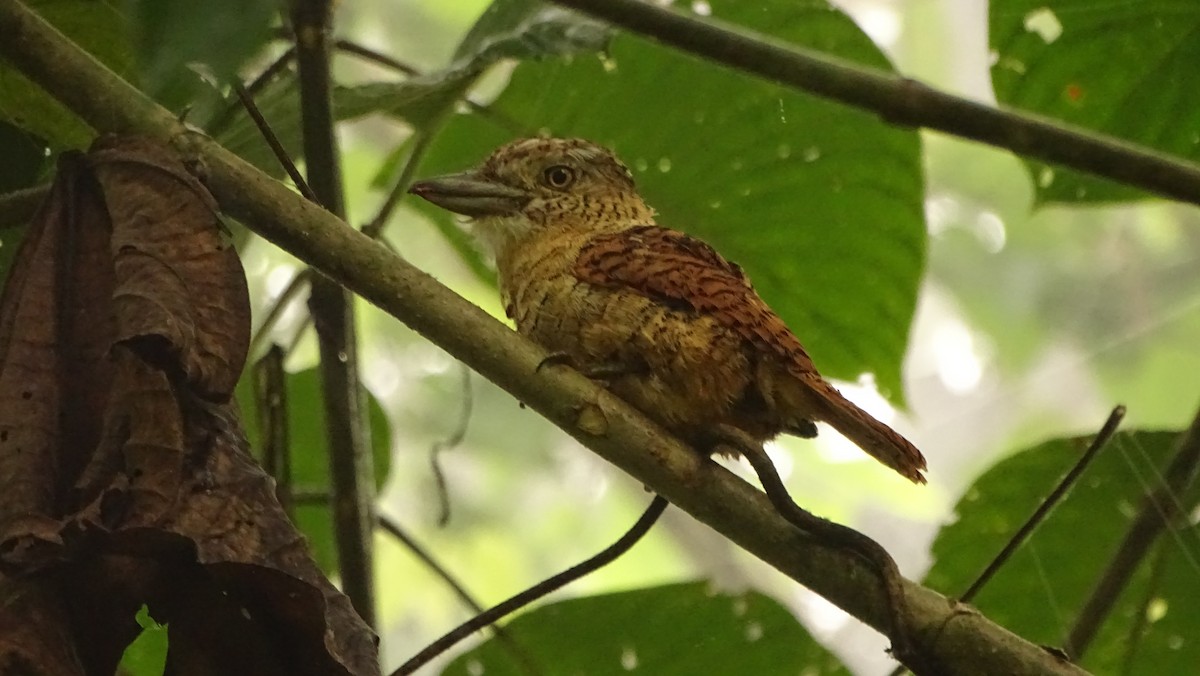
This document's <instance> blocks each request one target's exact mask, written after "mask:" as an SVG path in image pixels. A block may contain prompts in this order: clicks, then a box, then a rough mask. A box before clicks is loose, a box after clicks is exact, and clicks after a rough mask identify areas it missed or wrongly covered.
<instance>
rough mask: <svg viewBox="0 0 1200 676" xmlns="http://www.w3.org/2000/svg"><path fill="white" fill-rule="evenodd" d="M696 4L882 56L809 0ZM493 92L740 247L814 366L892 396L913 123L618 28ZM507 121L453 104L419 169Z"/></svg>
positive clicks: (918, 269) (466, 152) (725, 243)
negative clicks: (592, 49)
mask: <svg viewBox="0 0 1200 676" xmlns="http://www.w3.org/2000/svg"><path fill="white" fill-rule="evenodd" d="M710 4H711V8H712V13H713V14H714V15H715V16H717V17H719V18H721V19H723V20H725V21H731V22H734V23H738V24H742V25H745V26H748V27H750V28H753V29H755V30H760V31H763V32H766V33H770V34H772V35H775V36H777V37H780V38H784V39H786V40H789V41H792V42H795V43H798V44H802V45H805V46H808V47H813V48H816V49H820V50H822V51H825V52H829V53H832V54H835V55H837V56H839V57H842V58H846V59H850V60H853V61H857V62H859V63H865V64H869V65H872V66H875V67H880V68H888V67H889V66H888V63H887V61H886V59H885V58H884V57H883V55H882V54H881V53H880V52H879V50H878V49H877V48H876V47H875V45H874V44H873V43H871V41H870V40H869V39H868V38H867V37H866V36H865V35H864V34H863V33H862V31H860V30H859V29H858V27H857V26H855V25H854V23H853V22H851V21H850V20H849V19H848V18H847V17H846V16H845V15H843V14H841V13H840V12H837V11H833V10H832V9H831V8H830V7H829V6H828V5H827V4H826V3H825V2H823V1H822V2H815V1H810V2H803V3H798V2H793V1H791V0H787V1H785V0H774V1H772V2H755V3H745V2H728V1H727V2H712V3H710ZM492 109H493V110H494V111H496V112H499V113H502V114H503V115H504V116H506V117H507V118H510V119H513V120H516V121H518V122H520V123H522V124H524V125H525V126H527V127H528V128H530V129H539V128H541V129H545V130H547V131H549V132H551V133H553V134H556V135H564V136H583V137H587V138H590V139H592V140H594V141H597V142H600V143H603V144H605V145H607V146H610V147H612V148H613V149H614V150H615V151H616V152H617V153H618V154H619V155H620V156H621V157H622V158H623V159H624V160H625V161H626V163H627V164H629V165H630V167H631V168H632V169H633V171H634V174H635V177H636V178H637V180H638V183H639V186H640V188H641V190H642V192H643V193H644V195H645V196H646V197H647V199H648V201H649V202H650V203H651V204H652V205H654V206H655V207H656V208H657V209H658V210H659V212H660V214H661V217H660V219H659V220H660V222H661V223H663V224H664V225H667V226H670V227H675V228H678V229H681V230H686V231H688V232H691V233H693V234H696V235H699V236H701V237H703V238H705V239H706V240H708V241H710V242H711V243H712V244H713V245H714V246H716V247H717V248H718V249H719V250H720V251H721V252H722V253H724V254H725V255H726V256H728V257H729V258H731V259H732V260H734V261H736V262H738V263H741V264H742V265H743V266H744V267H745V268H746V269H747V270H748V271H749V273H750V276H751V278H752V279H753V280H754V283H755V286H756V288H758V290H759V291H760V292H761V293H762V295H763V296H764V298H766V300H767V301H768V302H769V303H770V304H771V305H772V306H773V307H774V308H775V309H776V310H777V311H778V312H779V313H780V315H782V316H783V318H784V319H785V320H786V321H787V323H788V325H789V326H791V327H792V328H793V330H795V331H796V333H797V334H798V335H799V336H800V337H801V340H802V341H803V342H804V343H805V345H806V346H807V347H808V348H809V352H810V353H811V354H812V355H813V358H814V360H816V362H817V365H818V366H819V367H820V368H821V369H822V371H823V372H825V373H826V375H830V376H834V377H840V378H845V379H854V378H856V377H857V376H859V375H860V374H862V373H863V372H872V373H874V374H875V376H876V379H877V381H878V383H879V384H880V386H881V389H883V390H884V391H885V392H887V393H888V394H889V395H890V396H891V397H892V398H894V399H900V398H902V397H901V392H900V361H901V357H902V355H903V354H904V350H905V345H906V341H907V337H908V330H909V325H910V323H911V320H912V314H913V309H914V307H915V303H916V294H917V286H918V283H919V281H920V277H921V273H922V269H923V266H924V261H925V228H924V218H923V210H922V202H923V181H922V171H921V164H920V141H919V138H918V136H917V134H916V133H915V132H913V131H911V130H900V129H894V128H891V127H888V126H887V125H885V124H883V123H882V122H880V121H879V120H877V119H875V118H874V117H872V116H871V115H869V114H867V113H863V112H859V111H855V110H851V109H847V108H844V107H842V106H838V105H835V104H832V103H828V102H825V101H822V100H819V99H816V98H814V97H811V96H806V95H802V94H797V93H794V92H792V91H790V90H786V89H783V88H781V87H778V86H775V85H772V84H768V83H765V82H761V81H759V80H756V79H753V78H750V77H748V76H745V75H742V74H739V73H735V72H731V71H728V70H725V69H722V68H719V67H717V66H714V65H712V64H709V63H704V62H701V61H698V60H696V59H694V58H691V57H688V56H684V55H682V54H679V53H677V52H675V51H672V50H669V49H666V48H663V47H661V46H658V45H655V44H652V43H650V42H648V41H645V40H643V39H640V38H635V37H632V36H629V35H623V36H620V37H618V38H617V39H615V40H614V41H613V44H612V47H611V48H610V50H609V52H608V54H607V55H605V56H603V57H575V58H573V59H565V60H563V59H559V60H554V61H551V62H545V63H529V62H526V63H523V64H522V65H520V66H519V67H518V68H517V69H516V72H515V73H514V74H513V77H512V81H511V83H510V85H509V86H508V88H507V89H505V91H504V93H503V94H502V95H501V96H500V98H499V99H498V100H497V101H496V103H495V104H494V105H493V106H492ZM511 136H512V134H511V132H509V131H507V130H506V129H503V128H501V127H499V126H498V125H495V124H494V123H492V122H489V121H488V120H486V119H483V118H482V117H481V116H459V117H457V118H456V119H455V120H453V121H452V122H451V124H450V125H449V126H448V127H447V129H446V130H445V132H444V133H443V134H442V135H441V136H440V137H439V139H438V142H437V143H436V144H435V146H434V148H433V150H432V151H431V153H430V156H429V158H428V160H427V161H426V162H425V163H424V164H423V165H422V166H423V172H424V173H438V172H442V171H453V170H458V169H462V168H464V167H465V166H466V165H467V164H470V163H474V162H477V161H478V160H479V159H481V158H482V157H483V156H485V155H486V154H487V153H488V152H489V151H490V150H491V149H492V147H494V145H496V144H497V143H499V142H501V141H505V140H508V139H510V138H511Z"/></svg>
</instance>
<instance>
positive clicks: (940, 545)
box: [925, 432, 1200, 674]
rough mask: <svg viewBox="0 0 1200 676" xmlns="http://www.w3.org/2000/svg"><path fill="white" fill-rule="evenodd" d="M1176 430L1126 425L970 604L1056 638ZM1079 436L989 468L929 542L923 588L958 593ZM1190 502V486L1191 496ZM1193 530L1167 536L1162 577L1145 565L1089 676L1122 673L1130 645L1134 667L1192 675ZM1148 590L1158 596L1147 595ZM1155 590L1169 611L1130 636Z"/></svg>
mask: <svg viewBox="0 0 1200 676" xmlns="http://www.w3.org/2000/svg"><path fill="white" fill-rule="evenodd" d="M1177 437H1178V435H1177V434H1176V433H1174V432H1132V433H1122V434H1119V435H1117V436H1116V437H1115V438H1114V439H1113V441H1112V442H1110V445H1109V447H1108V448H1106V449H1105V450H1104V451H1103V452H1102V453H1101V454H1100V456H1099V457H1098V458H1096V460H1095V461H1094V462H1093V464H1092V466H1091V467H1089V468H1088V469H1087V471H1086V473H1085V474H1084V475H1083V477H1082V478H1081V479H1080V481H1079V483H1078V484H1076V485H1075V487H1074V488H1073V489H1072V490H1071V492H1070V494H1069V495H1068V496H1067V497H1066V499H1065V500H1064V501H1063V502H1062V503H1061V504H1060V505H1059V506H1058V507H1057V508H1056V509H1055V510H1054V511H1053V512H1052V513H1051V515H1050V517H1049V518H1048V520H1047V521H1045V522H1044V523H1043V524H1042V525H1041V526H1040V527H1039V528H1038V530H1037V532H1036V533H1034V535H1033V536H1032V537H1031V538H1030V540H1029V541H1028V542H1027V543H1026V544H1025V545H1023V546H1022V547H1021V548H1020V549H1018V550H1017V552H1016V553H1015V554H1014V555H1013V557H1012V559H1010V560H1009V561H1008V562H1007V563H1006V564H1005V566H1004V567H1003V568H1002V569H1001V570H1000V572H999V573H997V575H996V576H995V578H993V579H992V581H991V582H990V583H989V584H988V586H987V587H985V588H984V589H983V591H982V592H980V593H979V595H978V597H977V598H976V600H975V605H976V606H977V607H978V608H979V609H980V610H981V611H982V612H983V613H984V614H985V615H987V616H988V617H989V618H991V619H993V620H995V621H996V622H998V623H999V624H1001V625H1003V626H1004V627H1006V628H1008V629H1010V630H1012V631H1014V632H1016V633H1017V634H1020V635H1021V636H1023V637H1025V638H1027V639H1029V640H1031V641H1034V642H1035V643H1040V644H1045V645H1061V644H1062V643H1063V639H1064V637H1065V636H1066V635H1067V633H1068V631H1069V628H1070V627H1071V625H1072V624H1073V623H1074V621H1075V619H1076V617H1077V615H1078V613H1079V610H1080V607H1081V605H1082V604H1083V601H1084V599H1085V598H1086V597H1087V596H1088V594H1090V592H1091V589H1092V587H1093V585H1094V584H1095V582H1096V580H1097V579H1098V578H1099V575H1100V572H1101V570H1102V569H1103V568H1104V567H1105V566H1106V565H1107V564H1108V561H1109V559H1110V558H1111V557H1112V556H1113V554H1114V552H1115V550H1116V547H1117V545H1118V543H1119V542H1120V539H1121V538H1122V537H1123V536H1124V534H1125V532H1126V530H1127V529H1128V528H1129V524H1130V522H1131V520H1132V518H1133V515H1134V514H1135V512H1136V510H1137V506H1138V505H1139V503H1140V500H1141V497H1140V496H1141V495H1142V494H1143V493H1144V491H1145V486H1146V483H1147V482H1149V481H1151V480H1152V479H1153V478H1154V477H1156V476H1158V473H1159V472H1161V471H1162V469H1163V467H1164V466H1165V465H1166V462H1167V459H1168V458H1169V457H1170V455H1171V451H1172V450H1173V448H1172V447H1173V444H1174V443H1175V440H1176V439H1177ZM1086 442H1087V440H1086V439H1058V440H1054V441H1050V442H1047V443H1044V444H1041V445H1039V446H1035V447H1033V448H1030V449H1028V450H1025V451H1022V452H1020V453H1018V454H1016V455H1014V456H1012V457H1010V458H1008V459H1007V460H1004V461H1002V462H1001V463H999V464H998V465H996V466H995V467H993V468H992V469H990V470H988V472H986V473H985V474H984V475H983V476H981V477H980V478H979V480H978V481H976V482H975V484H974V485H973V486H972V487H971V488H970V489H969V490H968V491H967V492H966V494H965V495H964V497H963V499H962V500H961V501H960V502H959V504H958V506H957V507H956V512H957V515H958V521H956V522H954V523H952V524H950V525H948V526H946V527H944V528H943V529H942V530H941V532H940V533H939V534H938V537H937V539H936V540H935V541H934V544H933V555H934V558H935V563H934V566H933V568H932V569H931V570H930V571H929V575H928V576H927V577H926V580H925V583H926V584H927V585H928V586H930V587H932V588H933V589H936V590H938V591H941V592H943V593H945V594H949V595H951V596H953V595H956V594H958V593H961V592H962V591H963V590H964V589H965V588H966V587H967V585H968V584H969V583H970V582H971V581H972V580H973V579H974V578H975V576H976V575H978V574H979V572H981V571H982V570H983V568H984V566H985V565H986V564H987V563H988V561H990V559H991V558H992V557H993V556H994V555H995V553H996V552H998V551H999V550H1000V548H1001V547H1002V546H1003V545H1004V543H1005V542H1006V541H1007V539H1008V537H1009V536H1010V535H1011V534H1012V533H1013V532H1014V531H1015V530H1016V529H1017V527H1018V526H1020V525H1021V523H1022V522H1024V520H1025V519H1026V518H1027V517H1028V516H1029V514H1030V513H1032V511H1033V510H1034V508H1035V507H1036V506H1037V505H1038V504H1039V502H1040V501H1041V500H1042V498H1043V497H1044V496H1045V495H1046V494H1047V493H1049V491H1050V489H1051V488H1052V486H1053V485H1054V484H1056V483H1057V482H1058V480H1059V477H1061V476H1062V474H1063V473H1064V472H1065V471H1066V470H1067V468H1069V467H1070V466H1071V465H1072V464H1074V462H1075V460H1076V459H1077V458H1078V457H1079V454H1080V453H1082V451H1083V449H1084V448H1085V447H1086ZM1183 500H1184V502H1185V504H1194V503H1195V501H1196V500H1195V490H1193V492H1192V496H1191V500H1190V503H1189V500H1188V498H1187V497H1185V498H1183ZM1198 536H1200V533H1198V532H1197V527H1196V526H1195V525H1194V524H1192V525H1190V526H1189V527H1187V528H1185V529H1183V530H1181V531H1178V532H1176V533H1174V534H1170V533H1168V534H1164V535H1163V541H1162V542H1160V546H1164V547H1167V548H1168V551H1167V552H1166V557H1167V558H1166V561H1165V563H1164V566H1165V568H1164V571H1163V575H1162V577H1161V580H1160V581H1159V582H1158V586H1157V588H1156V589H1154V590H1152V589H1151V588H1150V587H1149V586H1148V585H1149V584H1150V582H1151V576H1150V574H1149V573H1150V568H1151V566H1150V564H1149V562H1148V561H1146V562H1143V563H1142V565H1141V566H1140V567H1139V568H1138V570H1137V572H1136V574H1135V576H1134V578H1133V580H1132V582H1131V584H1130V586H1129V587H1128V588H1127V589H1126V590H1125V592H1124V593H1123V594H1122V595H1121V596H1120V598H1119V600H1118V603H1117V606H1116V608H1115V610H1114V612H1113V614H1112V616H1111V617H1110V618H1109V620H1108V622H1107V624H1106V625H1105V626H1104V628H1103V630H1102V631H1101V632H1100V634H1099V635H1098V636H1097V638H1096V640H1095V642H1094V647H1093V648H1092V650H1091V652H1089V653H1088V654H1087V655H1086V658H1085V660H1084V662H1083V666H1084V667H1086V668H1088V669H1089V670H1091V671H1093V672H1094V673H1106V674H1112V673H1121V668H1120V667H1121V665H1122V662H1123V660H1124V659H1125V652H1126V651H1127V650H1129V649H1130V648H1131V647H1134V646H1136V647H1137V655H1136V660H1135V668H1134V670H1133V671H1132V672H1130V673H1133V674H1183V673H1191V672H1192V671H1193V670H1194V668H1195V665H1196V664H1200V640H1196V638H1195V637H1197V636H1200V608H1197V607H1196V604H1195V602H1194V601H1195V598H1196V594H1197V591H1200V586H1198V584H1197V575H1198V574H1200V570H1198V569H1197V563H1196V562H1197V561H1200V539H1198ZM1151 592H1153V593H1151ZM1148 594H1150V595H1152V596H1153V597H1154V598H1157V599H1158V602H1157V603H1156V604H1155V605H1156V607H1157V608H1158V609H1160V610H1161V609H1165V614H1163V615H1161V617H1157V618H1155V620H1154V621H1152V622H1149V623H1148V625H1147V628H1146V631H1145V634H1144V635H1142V636H1140V637H1136V636H1133V635H1132V631H1133V627H1134V618H1135V617H1136V616H1137V615H1138V614H1139V608H1140V602H1141V601H1142V600H1143V599H1144V598H1146V596H1147V595H1148Z"/></svg>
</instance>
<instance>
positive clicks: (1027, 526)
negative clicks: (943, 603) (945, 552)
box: [890, 406, 1125, 676]
mask: <svg viewBox="0 0 1200 676" xmlns="http://www.w3.org/2000/svg"><path fill="white" fill-rule="evenodd" d="M1124 418H1125V407H1124V406H1117V407H1115V408H1113V410H1112V412H1111V413H1109V414H1108V419H1107V420H1105V421H1104V425H1103V426H1102V427H1101V428H1100V431H1099V432H1097V433H1096V436H1095V437H1094V438H1093V439H1092V442H1091V443H1090V444H1088V447H1087V450H1085V451H1084V452H1083V455H1081V456H1080V457H1079V460H1077V461H1076V462H1075V465H1074V466H1072V467H1071V469H1070V470H1068V471H1067V473H1066V474H1065V475H1063V478H1062V479H1060V480H1059V482H1058V484H1057V485H1056V486H1055V487H1054V489H1053V490H1051V491H1050V494H1049V495H1047V496H1046V497H1045V498H1044V499H1043V500H1042V502H1041V504H1040V505H1038V507H1037V509H1035V510H1033V514H1031V515H1029V518H1028V519H1026V520H1025V523H1023V524H1021V527H1020V528H1018V529H1017V532H1015V533H1013V535H1012V537H1010V538H1009V539H1008V542H1006V543H1005V544H1004V547H1003V548H1001V549H1000V552H999V553H998V554H996V556H995V558H993V559H992V560H991V562H990V563H988V565H987V566H985V567H984V569H983V572H982V573H980V574H979V577H977V578H975V581H974V582H972V583H971V585H970V586H969V587H967V590H966V591H964V592H963V593H962V595H960V596H959V597H958V600H959V601H961V602H963V603H967V602H970V601H971V599H973V598H975V595H976V594H978V593H979V591H980V590H981V589H983V587H984V585H986V584H987V583H988V582H989V581H990V580H991V579H992V577H993V576H994V575H995V574H996V572H997V571H999V570H1000V568H1001V567H1002V566H1003V565H1004V564H1005V563H1007V562H1008V560H1009V558H1011V557H1012V555H1013V553H1014V552H1016V551H1017V549H1018V548H1020V546H1021V545H1022V544H1024V543H1025V541H1026V540H1028V539H1029V536H1030V535H1032V534H1033V531H1034V530H1035V529H1037V527H1038V526H1039V525H1040V524H1041V523H1042V521H1044V520H1045V518H1046V516H1047V515H1048V514H1049V513H1050V510H1052V509H1053V508H1054V506H1055V505H1057V504H1058V503H1059V501H1061V500H1062V498H1063V496H1064V495H1066V494H1067V491H1068V490H1069V489H1070V488H1071V486H1074V485H1075V482H1076V481H1078V480H1079V477H1080V475H1081V474H1083V470H1085V469H1087V467H1088V466H1089V465H1091V463H1092V460H1094V459H1095V458H1096V455H1097V454H1098V453H1099V452H1100V449H1102V448H1104V446H1105V445H1106V444H1107V443H1108V441H1109V440H1110V439H1112V436H1113V435H1114V434H1116V432H1117V428H1118V427H1119V426H1120V425H1121V420H1123V419H1124ZM905 671H906V670H905V668H904V665H900V666H898V667H896V668H895V669H893V670H892V672H891V674H890V676H900V674H903V673H905Z"/></svg>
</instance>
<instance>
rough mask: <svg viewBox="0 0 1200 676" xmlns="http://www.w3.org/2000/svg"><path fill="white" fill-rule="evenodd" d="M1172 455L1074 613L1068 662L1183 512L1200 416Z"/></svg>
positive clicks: (1199, 449)
mask: <svg viewBox="0 0 1200 676" xmlns="http://www.w3.org/2000/svg"><path fill="white" fill-rule="evenodd" d="M1175 449H1176V450H1175V455H1174V457H1172V458H1171V463H1170V465H1168V466H1167V470H1166V474H1165V475H1164V476H1163V483H1162V484H1160V485H1158V486H1157V487H1155V488H1154V490H1153V491H1150V492H1149V493H1148V494H1147V495H1146V496H1145V497H1144V498H1143V499H1142V505H1141V508H1140V509H1139V510H1138V514H1137V516H1136V517H1134V519H1133V522H1132V523H1131V524H1130V525H1129V530H1128V531H1126V533H1125V537H1124V539H1122V540H1121V544H1120V546H1118V547H1117V551H1116V554H1114V555H1113V558H1112V560H1111V561H1109V564H1108V566H1107V567H1106V568H1105V570H1104V573H1103V574H1102V575H1101V576H1100V580H1099V581H1098V582H1097V583H1096V586H1095V587H1094V588H1093V589H1092V593H1091V596H1089V597H1088V600H1087V602H1086V603H1084V605H1083V610H1081V611H1079V617H1078V618H1077V619H1076V620H1075V626H1073V627H1071V633H1070V635H1069V636H1068V637H1067V643H1066V645H1065V646H1063V650H1065V651H1066V653H1067V654H1068V655H1070V656H1071V658H1072V659H1079V658H1080V657H1082V656H1083V654H1084V652H1085V651H1086V650H1087V649H1088V646H1089V645H1091V642H1092V639H1093V638H1095V637H1096V632H1098V631H1099V630H1100V627H1101V626H1102V625H1103V624H1104V621H1105V620H1106V619H1107V618H1108V615H1109V613H1111V612H1112V609H1113V606H1114V605H1115V604H1116V602H1117V598H1118V597H1120V595H1121V592H1122V591H1123V590H1124V589H1125V586H1126V585H1127V584H1128V583H1129V580H1130V578H1131V577H1132V576H1133V572H1134V571H1135V570H1137V568H1138V566H1139V565H1141V562H1142V560H1143V559H1144V558H1145V557H1146V554H1147V553H1148V552H1149V551H1150V546H1151V545H1153V544H1154V541H1155V540H1157V539H1158V536H1159V535H1161V534H1162V532H1163V530H1165V529H1166V528H1168V527H1170V526H1171V525H1172V524H1173V523H1174V522H1175V521H1176V519H1178V518H1179V516H1180V515H1181V514H1182V512H1183V510H1184V509H1185V508H1186V507H1187V506H1185V505H1181V504H1180V503H1179V500H1178V496H1180V495H1183V493H1184V491H1185V490H1186V489H1187V487H1188V486H1190V485H1191V483H1192V482H1193V481H1194V480H1195V478H1196V474H1197V471H1198V470H1200V411H1198V412H1197V414H1196V417H1195V418H1194V419H1193V420H1192V424H1191V426H1189V427H1188V429H1187V431H1186V432H1184V433H1183V434H1182V435H1180V437H1179V441H1178V442H1177V443H1176V446H1175Z"/></svg>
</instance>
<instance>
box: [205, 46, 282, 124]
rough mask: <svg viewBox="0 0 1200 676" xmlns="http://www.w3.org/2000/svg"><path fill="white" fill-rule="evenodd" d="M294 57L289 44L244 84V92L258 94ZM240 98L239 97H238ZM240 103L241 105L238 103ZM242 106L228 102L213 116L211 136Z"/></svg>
mask: <svg viewBox="0 0 1200 676" xmlns="http://www.w3.org/2000/svg"><path fill="white" fill-rule="evenodd" d="M295 59H296V46H295V45H289V46H288V48H287V51H285V52H284V53H282V54H280V55H279V58H277V59H275V60H274V61H272V62H271V64H270V65H269V66H267V67H266V68H264V69H263V72H261V73H259V74H258V77H256V78H254V79H253V80H251V81H250V84H248V85H246V86H245V92H246V94H247V95H249V97H250V98H253V97H255V96H258V94H259V92H261V91H262V90H263V89H264V88H265V87H266V86H267V85H268V84H270V83H271V81H272V80H274V79H275V76H277V75H279V74H280V73H282V72H283V71H284V70H287V67H288V66H290V65H291V64H292V61H294V60H295ZM239 98H240V97H239ZM239 104H241V105H239ZM243 107H244V102H239V103H230V104H229V105H227V106H226V107H225V108H224V110H222V111H221V113H220V114H219V115H217V116H216V117H214V118H213V121H212V122H210V123H209V124H208V128H207V131H208V133H209V134H212V135H213V136H217V135H218V134H220V133H221V132H222V131H225V129H226V128H227V127H228V126H229V124H230V123H231V122H233V119H234V117H235V116H236V115H237V112H238V111H239V110H241V109H242V108H243Z"/></svg>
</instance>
